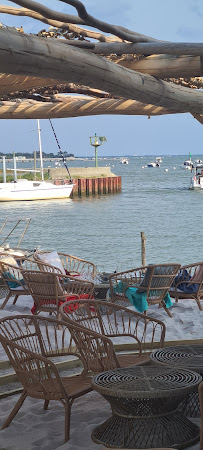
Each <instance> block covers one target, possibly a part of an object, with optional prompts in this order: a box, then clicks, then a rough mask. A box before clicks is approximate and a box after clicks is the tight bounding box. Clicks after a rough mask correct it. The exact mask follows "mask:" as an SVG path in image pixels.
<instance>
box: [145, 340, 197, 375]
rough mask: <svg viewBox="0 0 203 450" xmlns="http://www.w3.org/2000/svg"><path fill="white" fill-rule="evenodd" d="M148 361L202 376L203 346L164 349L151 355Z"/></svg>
mask: <svg viewBox="0 0 203 450" xmlns="http://www.w3.org/2000/svg"><path fill="white" fill-rule="evenodd" d="M150 359H151V360H152V361H153V362H156V363H158V364H162V365H165V366H166V365H168V366H170V367H173V368H176V369H177V368H186V369H191V370H194V371H195V372H198V373H200V374H201V375H203V345H180V346H177V347H165V348H160V349H159V350H155V351H154V352H152V353H151V355H150Z"/></svg>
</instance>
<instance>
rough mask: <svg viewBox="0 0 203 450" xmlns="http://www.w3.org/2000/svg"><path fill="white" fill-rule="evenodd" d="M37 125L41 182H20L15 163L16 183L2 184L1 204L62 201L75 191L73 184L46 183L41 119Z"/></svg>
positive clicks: (23, 180)
mask: <svg viewBox="0 0 203 450" xmlns="http://www.w3.org/2000/svg"><path fill="white" fill-rule="evenodd" d="M37 125H38V138H39V152H40V172H41V181H28V180H26V179H21V180H18V179H17V175H16V164H15V162H14V180H15V181H14V182H13V183H7V182H6V181H5V182H3V183H0V202H11V201H23V200H50V199H60V198H68V197H70V194H71V192H72V189H73V184H72V182H71V183H69V184H68V183H67V184H62V185H55V184H53V183H52V182H50V181H44V170H43V158H42V146H41V134H40V124H39V119H38V120H37ZM14 161H15V159H14ZM4 169H5V168H4ZM3 171H4V170H3ZM30 171H31V170H30Z"/></svg>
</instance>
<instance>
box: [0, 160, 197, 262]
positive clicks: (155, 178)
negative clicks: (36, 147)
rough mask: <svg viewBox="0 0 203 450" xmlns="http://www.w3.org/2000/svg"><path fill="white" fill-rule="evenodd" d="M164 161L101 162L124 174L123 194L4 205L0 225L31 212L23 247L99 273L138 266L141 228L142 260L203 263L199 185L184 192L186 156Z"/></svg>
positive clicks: (188, 175) (187, 180)
mask: <svg viewBox="0 0 203 450" xmlns="http://www.w3.org/2000/svg"><path fill="white" fill-rule="evenodd" d="M196 158H197V157H195V156H193V159H196ZM200 158H201V159H203V158H202V157H201V156H200ZM162 159H163V162H162V163H161V167H159V168H148V167H144V166H145V165H146V164H147V163H149V162H151V160H153V157H152V158H151V157H132V158H129V164H128V165H122V164H120V163H119V160H115V161H114V160H107V159H106V160H103V161H99V165H100V166H105V165H110V166H111V169H112V172H113V173H115V174H116V175H121V176H122V192H121V193H118V194H114V195H100V196H95V197H92V196H91V197H89V198H87V197H85V198H82V199H78V198H77V199H74V200H72V199H68V200H49V201H35V202H14V203H1V204H0V219H1V222H2V221H3V219H4V218H5V217H12V218H20V217H21V218H25V217H30V218H32V221H31V224H30V226H29V228H28V231H27V233H26V235H25V238H24V240H23V242H22V244H21V246H22V247H28V248H30V249H32V248H35V247H41V248H43V249H50V250H51V249H57V250H58V251H64V252H66V253H69V254H72V255H75V256H78V257H80V258H85V259H88V260H90V261H92V262H94V263H95V264H96V265H97V267H98V270H107V271H111V270H117V271H120V270H127V269H130V268H133V267H138V266H139V265H140V264H141V237H140V232H141V231H144V233H145V235H146V260H147V264H149V263H163V262H180V263H182V264H187V263H188V264H189V263H191V262H195V261H202V260H203V252H202V242H203V220H202V219H203V209H202V204H203V190H202V191H199V192H197V191H191V190H189V189H188V187H189V184H190V178H191V173H190V171H189V170H184V169H183V168H181V167H180V166H181V165H182V164H183V162H184V160H185V159H188V158H187V156H185V157H184V156H171V157H170V156H164V157H163V158H162ZM47 164H50V162H49V163H47ZM69 166H70V167H73V166H77V167H78V166H80V167H82V166H83V167H84V166H94V162H93V161H88V162H87V161H77V162H75V161H74V162H71V163H69ZM166 169H168V171H166Z"/></svg>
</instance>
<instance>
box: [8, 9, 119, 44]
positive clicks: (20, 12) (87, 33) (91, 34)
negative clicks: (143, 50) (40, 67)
mask: <svg viewBox="0 0 203 450" xmlns="http://www.w3.org/2000/svg"><path fill="white" fill-rule="evenodd" d="M0 14H11V15H13V16H27V17H31V18H32V19H35V20H39V21H40V22H43V23H46V24H47V25H50V26H52V27H54V28H59V29H61V30H67V31H70V32H73V33H77V34H78V35H80V36H84V37H88V38H91V39H97V40H98V41H101V42H116V41H119V42H120V41H121V40H120V39H119V38H118V37H116V36H105V35H104V34H102V33H99V32H98V31H92V30H88V29H86V28H83V27H79V26H77V25H74V24H72V23H64V22H59V21H57V20H52V19H48V18H46V17H44V16H43V15H42V14H39V13H38V12H35V11H31V10H30V9H27V8H15V7H13V6H2V5H0ZM74 43H75V44H76V45H79V44H81V47H82V44H83V43H85V41H72V44H73V45H74ZM86 44H87V46H88V44H90V43H89V42H86ZM91 47H92V48H94V44H93V43H92V44H91Z"/></svg>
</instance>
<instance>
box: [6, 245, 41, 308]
mask: <svg viewBox="0 0 203 450" xmlns="http://www.w3.org/2000/svg"><path fill="white" fill-rule="evenodd" d="M9 261H11V263H9ZM22 269H27V270H36V269H38V265H37V263H36V262H35V261H34V260H32V259H29V258H18V260H16V259H15V258H14V257H13V256H8V254H3V253H2V254H1V256H0V277H1V280H2V281H3V283H4V285H5V286H6V298H5V300H4V301H3V303H2V305H1V306H0V309H3V308H4V307H5V306H6V304H7V302H8V300H9V299H10V297H13V296H14V300H13V304H15V303H16V302H17V299H18V297H19V296H21V295H29V290H28V288H27V286H26V285H25V283H24V281H23V277H22Z"/></svg>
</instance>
